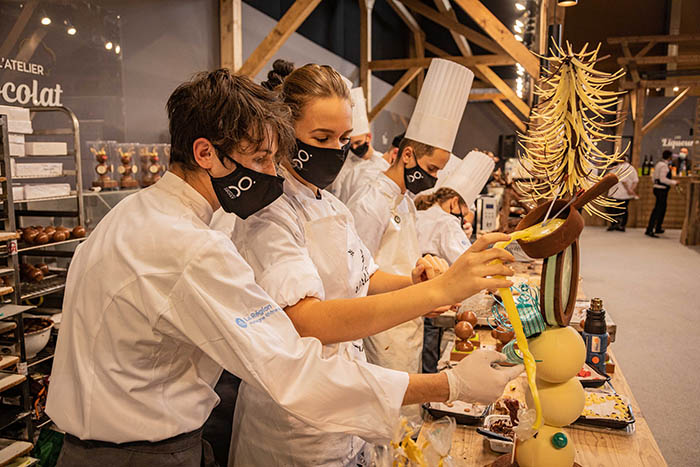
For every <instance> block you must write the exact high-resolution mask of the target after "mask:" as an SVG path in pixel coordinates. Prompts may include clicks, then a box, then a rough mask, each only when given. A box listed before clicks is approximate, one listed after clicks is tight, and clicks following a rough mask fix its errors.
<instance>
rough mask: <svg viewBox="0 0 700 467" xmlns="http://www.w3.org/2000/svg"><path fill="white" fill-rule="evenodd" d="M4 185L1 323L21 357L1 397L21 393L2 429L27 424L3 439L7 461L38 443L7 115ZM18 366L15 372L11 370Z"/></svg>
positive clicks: (7, 366) (1, 142)
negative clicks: (15, 436) (13, 436)
mask: <svg viewBox="0 0 700 467" xmlns="http://www.w3.org/2000/svg"><path fill="white" fill-rule="evenodd" d="M0 149H2V157H1V158H0V186H1V187H2V206H3V211H2V218H1V219H0V222H1V223H2V231H1V232H0V247H2V248H3V250H4V251H3V253H4V254H3V255H0V257H1V258H2V260H4V261H5V265H4V266H2V267H0V275H2V276H3V277H4V278H9V282H10V284H9V285H8V286H6V288H10V289H11V291H8V293H6V294H3V295H2V296H0V323H2V325H3V327H4V328H5V329H6V330H8V331H12V332H11V333H10V332H8V333H6V334H4V336H7V334H13V337H14V339H12V338H8V337H5V338H4V339H9V341H10V343H12V344H16V345H18V347H19V356H18V357H13V356H3V357H2V360H3V361H5V363H4V364H3V365H2V366H1V368H2V369H0V397H2V396H3V395H4V394H6V392H7V391H11V392H13V393H16V392H19V404H11V403H4V402H3V403H0V430H5V429H7V428H10V427H13V426H14V425H15V424H17V423H20V422H23V423H24V428H23V430H22V431H23V436H22V437H23V438H24V440H5V439H2V440H0V458H2V460H3V462H4V461H8V459H6V458H7V457H9V458H14V457H16V456H19V455H22V454H24V453H26V452H28V450H29V449H31V447H32V444H31V443H33V441H34V425H33V423H32V418H31V414H32V403H31V397H30V392H29V379H28V378H27V354H26V351H25V346H24V319H23V314H24V313H25V312H26V311H29V310H31V309H32V308H33V307H30V306H29V307H28V306H20V305H19V303H20V290H19V289H20V287H19V284H20V278H19V260H18V255H17V238H18V237H19V235H18V234H17V232H16V229H15V213H14V200H13V198H12V171H11V170H10V160H11V159H10V151H9V144H8V137H7V116H5V115H0ZM13 366H14V368H15V369H14V371H11V368H12V367H13Z"/></svg>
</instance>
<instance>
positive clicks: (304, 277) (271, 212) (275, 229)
mask: <svg viewBox="0 0 700 467" xmlns="http://www.w3.org/2000/svg"><path fill="white" fill-rule="evenodd" d="M233 239H234V243H235V244H236V246H237V247H238V248H239V250H240V252H241V254H242V255H243V258H244V259H245V260H246V261H247V262H248V264H249V265H250V266H251V267H252V268H253V271H254V273H255V279H256V281H257V282H258V284H259V285H260V286H261V287H262V288H263V289H264V290H265V291H266V292H267V293H268V294H269V295H270V296H271V297H272V299H273V300H274V301H275V302H277V303H278V304H279V305H280V306H281V307H283V308H284V307H287V306H291V305H294V304H296V303H297V302H299V301H300V300H302V299H304V298H305V297H316V298H318V299H320V300H323V299H324V298H325V294H324V289H323V281H322V280H321V277H320V276H319V274H318V271H317V269H316V266H315V265H314V263H313V261H312V260H311V257H310V256H309V251H308V250H307V248H306V245H305V239H304V233H303V231H302V226H301V225H300V224H299V220H298V218H297V214H296V212H295V211H294V210H293V209H292V207H291V206H289V204H288V203H287V202H286V201H285V200H284V199H279V200H278V201H277V202H275V203H274V204H273V205H271V206H269V207H268V208H267V209H265V210H264V211H262V212H260V213H258V214H257V215H255V216H252V217H250V218H248V219H247V220H245V221H239V222H238V225H237V226H236V229H235V230H234V234H233Z"/></svg>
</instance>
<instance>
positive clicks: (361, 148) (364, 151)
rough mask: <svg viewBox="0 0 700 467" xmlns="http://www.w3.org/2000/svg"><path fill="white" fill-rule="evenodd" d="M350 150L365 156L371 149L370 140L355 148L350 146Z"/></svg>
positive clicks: (358, 155)
mask: <svg viewBox="0 0 700 467" xmlns="http://www.w3.org/2000/svg"><path fill="white" fill-rule="evenodd" d="M350 150H351V151H352V153H353V154H355V155H356V156H357V157H365V154H367V151H368V150H369V141H365V142H364V143H362V144H360V145H359V146H357V147H356V148H353V147H352V146H350Z"/></svg>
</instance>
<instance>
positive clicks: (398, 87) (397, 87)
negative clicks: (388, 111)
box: [367, 67, 423, 122]
mask: <svg viewBox="0 0 700 467" xmlns="http://www.w3.org/2000/svg"><path fill="white" fill-rule="evenodd" d="M421 71H423V68H421V67H413V68H410V69H409V70H408V71H407V72H406V73H404V74H403V76H401V78H399V80H398V81H397V82H396V84H394V86H393V87H392V88H391V89H390V90H389V92H388V93H386V95H385V96H384V97H382V100H381V101H379V102H378V103H377V105H376V106H375V107H374V108H373V109H372V110H371V111H370V112H369V114H367V119H368V120H369V121H370V122H371V121H372V120H374V119H375V118H376V117H377V115H379V112H381V111H382V110H383V109H384V107H386V106H387V105H388V104H389V102H391V101H392V100H393V99H394V98H395V97H396V96H398V95H399V93H400V92H401V91H403V90H404V89H405V88H406V86H408V84H409V83H410V82H411V81H413V78H415V77H416V76H418V73H420V72H421Z"/></svg>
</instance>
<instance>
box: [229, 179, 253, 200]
mask: <svg viewBox="0 0 700 467" xmlns="http://www.w3.org/2000/svg"><path fill="white" fill-rule="evenodd" d="M254 184H255V182H254V181H253V179H252V178H250V177H243V178H241V179H240V180H238V185H229V186H227V187H226V188H224V190H225V191H226V193H228V195H229V196H230V197H231V199H236V198H238V197H239V196H241V193H243V192H244V191H248V190H250V189H251V188H252V187H253V185H254Z"/></svg>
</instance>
